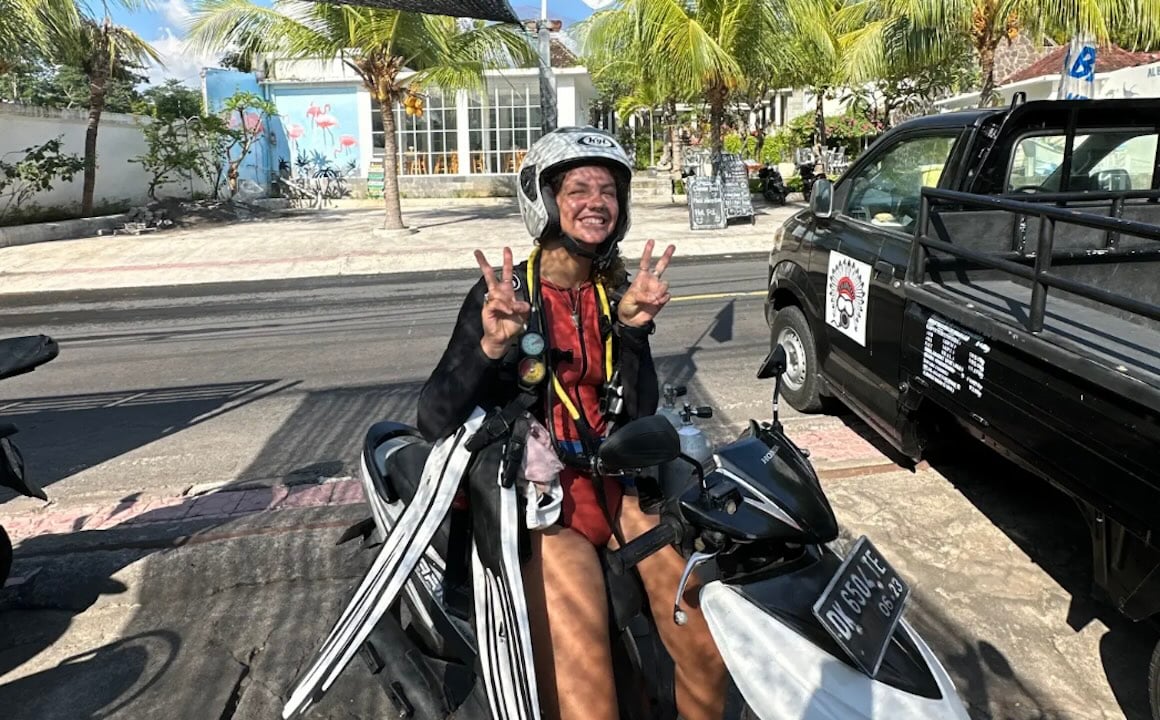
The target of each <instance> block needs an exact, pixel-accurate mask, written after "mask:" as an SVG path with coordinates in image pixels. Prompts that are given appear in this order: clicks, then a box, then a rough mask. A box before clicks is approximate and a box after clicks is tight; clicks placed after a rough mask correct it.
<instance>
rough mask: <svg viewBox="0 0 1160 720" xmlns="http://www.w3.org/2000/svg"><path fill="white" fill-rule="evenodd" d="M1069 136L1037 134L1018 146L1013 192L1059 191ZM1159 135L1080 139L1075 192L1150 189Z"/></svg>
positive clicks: (1114, 134) (1013, 166)
mask: <svg viewBox="0 0 1160 720" xmlns="http://www.w3.org/2000/svg"><path fill="white" fill-rule="evenodd" d="M1066 140H1067V136H1066V135H1063V134H1059V135H1036V136H1032V137H1025V138H1023V139H1022V140H1020V141H1019V142H1018V143H1017V144H1016V145H1015V153H1014V156H1013V157H1012V160H1011V172H1010V173H1009V175H1008V179H1007V191H1008V192H1059V190H1060V189H1061V187H1060V186H1061V182H1060V180H1061V175H1062V172H1063V151H1064V146H1065V143H1066ZM1156 140H1157V135H1156V133H1155V132H1148V131H1140V130H1134V131H1129V130H1124V131H1110V132H1101V133H1090V134H1086V135H1076V136H1075V149H1074V151H1073V153H1072V161H1071V163H1072V165H1071V178H1070V179H1069V181H1068V184H1067V188H1066V189H1067V190H1069V191H1083V190H1112V191H1116V190H1141V189H1143V190H1146V189H1148V188H1150V187H1152V173H1153V170H1154V164H1155V162H1156Z"/></svg>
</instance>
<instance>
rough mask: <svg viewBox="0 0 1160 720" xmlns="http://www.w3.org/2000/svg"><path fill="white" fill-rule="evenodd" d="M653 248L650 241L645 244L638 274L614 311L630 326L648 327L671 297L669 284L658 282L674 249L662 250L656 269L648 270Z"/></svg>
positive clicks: (660, 280) (671, 246) (671, 247)
mask: <svg viewBox="0 0 1160 720" xmlns="http://www.w3.org/2000/svg"><path fill="white" fill-rule="evenodd" d="M654 245H655V243H654V242H653V241H652V240H649V241H648V242H647V243H645V246H644V253H643V254H642V255H641V256H640V272H639V273H637V275H636V277H634V278H633V279H632V284H631V285H629V286H628V290H627V291H626V292H625V293H624V297H622V298H621V299H620V306H619V308H618V309H617V311H616V314H617V318H618V319H619V320H620V322H622V323H624V324H625V325H628V326H631V327H644V326H645V325H648V324H649V322H651V321H652V320H653V318H655V317H656V316H657V313H659V312H660V311H661V308H663V307H664V306H665V304H666V303H667V302H668V301H669V299H670V298H671V297H672V295H670V294H669V284H668V282H666V281H665V280H662V279H661V275H663V274H664V272H665V270H667V269H668V267H669V262H670V261H671V260H672V259H673V253H674V252H676V250H677V248H676V247H675V246H673V245H669V246H668V247H667V248H665V252H664V254H663V255H661V259H660V260H657V265H656V267H655V268H651V267H650V265H652V252H653V247H654Z"/></svg>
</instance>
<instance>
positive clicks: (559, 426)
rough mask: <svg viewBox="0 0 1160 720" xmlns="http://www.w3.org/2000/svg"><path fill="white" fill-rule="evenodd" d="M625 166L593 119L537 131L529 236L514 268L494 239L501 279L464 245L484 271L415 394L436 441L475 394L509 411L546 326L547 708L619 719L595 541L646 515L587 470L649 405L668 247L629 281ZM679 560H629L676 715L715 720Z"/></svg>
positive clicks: (717, 684) (704, 632)
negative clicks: (530, 347)
mask: <svg viewBox="0 0 1160 720" xmlns="http://www.w3.org/2000/svg"><path fill="white" fill-rule="evenodd" d="M631 177H632V167H631V165H630V164H629V162H628V159H627V157H626V156H625V154H624V151H623V150H622V149H621V148H620V146H619V145H618V144H617V143H616V142H615V140H613V139H612V138H611V137H610V136H608V135H607V134H605V133H604V132H602V131H599V130H596V129H594V128H561V129H559V130H556V131H553V132H551V133H548V134H547V135H545V136H544V137H542V138H541V139H540V140H538V141H537V142H536V143H535V145H534V146H533V147H532V148H531V150H530V151H529V152H528V154H527V156H526V158H525V160H524V163H523V165H522V167H521V169H520V173H519V176H518V190H517V192H518V195H519V202H520V211H521V214H522V215H523V218H524V222H525V224H526V225H527V227H528V230H529V232H530V233H531V234H532V237H533V238H534V240H535V247H534V249H533V250H532V253H531V255H530V257H529V259H528V261H527V262H525V263H521V264H520V265H519V266H516V267H513V259H512V252H511V249H510V248H504V253H503V266H502V271H501V273H499V274H498V275H497V273H496V271H495V270H494V269H493V267H492V266H491V265H490V263H489V262H488V260H487V258H485V257H484V255H483V253H482V252H481V251H479V250H476V251H475V257H476V260H477V261H478V263H479V267H480V270H481V271H482V273H483V278H482V279H481V280H480V281H479V282H478V283H476V285H475V287H473V288H472V290H471V291H470V292H469V293H468V296H467V298H466V300H465V301H464V303H463V306H462V308H461V310H460V313H459V318H458V321H457V323H456V326H455V330H454V332H453V333H452V336H451V340H450V342H449V343H448V346H447V349H446V351H445V352H444V354H443V357H442V358H441V359H440V361H439V364H438V366H437V367H436V368H435V371H434V372H433V374H432V375H431V377H430V379H429V380H428V381H427V383H426V385H424V387H423V391H422V394H421V395H420V399H419V418H418V420H419V422H418V424H419V429H420V430H421V431H422V433H423V434H424V435H425V436H426V437H427V438H428V439H431V440H434V439H437V438H440V437H444V436H446V435H448V434H450V433H452V432H453V431H454V430H455V429H456V428H457V427H458V426H460V425H461V424H462V423H463V422H464V421H466V419H467V418H468V416H469V414H470V413H471V411H472V409H473V408H475V407H476V406H478V407H482V408H485V409H486V408H493V407H504V406H505V405H507V404H508V403H509V402H511V400H512V399H513V398H514V397H516V396H517V395H518V394H519V393H520V392H521V382H524V384H525V387H526V385H527V382H528V379H527V378H523V379H522V380H521V377H520V376H519V374H518V370H517V367H518V364H519V361H520V358H521V347H520V346H521V344H522V343H521V342H520V340H521V338H522V337H523V336H524V335H525V333H526V330H527V328H528V327H529V324H530V325H531V326H533V327H534V328H537V329H541V330H542V335H543V336H544V338H545V340H546V344H547V351H546V353H545V354H544V357H546V358H547V373H546V378H544V379H543V380H542V381H540V382H539V383H538V385H537V386H536V387H537V388H538V389H537V392H538V395H537V396H536V397H535V401H534V404H533V405H532V408H531V410H530V412H531V414H532V415H533V416H534V417H535V418H536V419H537V420H538V421H539V422H541V423H543V425H544V426H545V427H546V428H547V430H548V431H549V435H550V437H551V441H552V443H553V446H554V449H555V450H556V453H557V455H558V456H559V457H560V458H561V460H562V461H563V462H564V465H565V467H564V469H563V470H562V471H560V478H559V479H560V485H561V488H562V490H563V503H562V508H561V512H560V517H559V520H558V521H557V523H556V524H555V525H553V526H551V527H549V528H546V529H543V530H538V531H533V532H531V534H530V538H531V546H532V552H531V558H530V560H529V561H528V562H527V563H526V564H525V566H524V568H523V576H524V584H525V587H526V592H527V595H528V608H529V614H530V616H531V617H530V618H529V620H530V623H531V628H532V642H533V645H534V649H535V668H536V677H537V682H538V691H539V697H540V705H541V708H542V713H543V716H544V717H546V718H560V719H561V720H574V719H576V720H579V719H580V718H583V719H585V720H613V719H614V718H616V717H617V698H616V685H615V679H614V677H613V673H612V655H611V646H610V640H609V638H610V633H609V617H608V610H607V599H606V595H605V588H604V583H603V571H602V569H601V565H600V561H599V557H598V555H597V549H598V548H601V547H605V546H608V547H611V548H615V547H617V546H618V545H619V543H620V542H627V541H630V540H632V539H633V538H635V537H637V536H639V535H641V534H643V533H644V532H646V531H647V530H649V529H651V528H652V527H654V526H655V525H656V524H657V517H656V516H653V515H646V514H645V513H644V512H642V511H641V509H640V506H639V504H638V501H637V497H636V496H635V495H634V494H633V491H632V489H631V488H625V487H624V486H622V485H621V484H620V482H619V481H617V480H616V479H611V478H593V477H592V476H591V474H590V472H589V471H588V470H587V468H588V467H590V465H589V464H587V459H588V457H589V456H590V454H591V453H592V452H593V451H594V449H595V447H596V446H597V445H598V444H599V441H600V439H601V438H603V437H605V436H606V434H607V432H608V431H609V430H610V429H613V430H614V429H615V427H617V426H618V425H619V424H621V423H623V422H625V421H627V420H631V419H633V418H636V417H640V416H644V415H650V414H652V413H654V412H655V411H656V407H657V401H658V397H657V375H656V370H655V368H654V366H653V361H652V356H651V353H650V350H649V341H648V337H649V334H650V332H651V330H652V328H653V320H654V318H655V317H656V316H657V314H658V313H659V312H660V311H661V310H662V309H663V308H664V306H665V304H666V303H668V301H669V298H670V294H669V287H668V282H666V281H665V280H664V278H663V276H664V273H665V271H666V269H667V268H668V266H669V263H670V262H671V260H672V256H673V252H674V250H675V248H674V247H673V246H671V245H670V246H668V247H667V248H666V249H665V251H664V252H663V254H662V255H661V257H660V258H659V259H657V260H656V261H655V263H654V260H653V257H652V253H653V247H654V244H653V241H652V240H649V241H648V243H647V245H646V246H645V249H644V253H643V256H642V257H641V260H640V265H639V272H637V273H636V274H635V276H634V277H633V278H632V279H631V282H629V280H628V277H627V273H626V272H625V268H624V263H623V260H622V258H621V257H620V253H619V250H618V244H619V242H620V240H621V239H623V238H624V236H625V233H626V232H627V230H628V226H629V207H628V203H629V186H630V181H631ZM529 266H530V267H529ZM529 280H530V282H529ZM521 286H523V287H522V288H521ZM525 351H526V349H525ZM617 398H623V402H618V401H617ZM683 567H684V561H683V559H682V558H681V556H680V554H679V553H677V552H676V550H674V549H673V548H666V549H665V550H664V551H662V552H660V553H657V554H656V555H654V556H652V557H650V558H648V559H646V560H644V561H643V562H641V563H640V564H639V565H638V566H637V569H638V571H639V573H640V576H641V579H642V581H643V584H644V588H645V592H646V593H647V595H648V599H649V604H650V606H651V607H652V609H653V613H654V618H655V620H656V625H657V628H658V630H659V632H660V635H661V639H662V640H663V641H664V644H665V647H666V648H667V649H668V651H669V653H670V655H672V657H673V660H674V661H675V664H676V680H677V698H676V699H677V709H678V711H679V712H680V714H681V716H682V717H683V718H685V719H686V720H708V719H710V718H712V719H714V720H716V719H717V718H720V717H721V716H722V714H723V711H724V704H725V687H726V671H725V666H724V663H723V662H722V661H721V659H720V656H719V655H718V653H717V650H716V647H715V645H714V644H713V640H712V637H711V636H710V634H709V630H708V626H707V625H706V623H705V620H704V618H703V617H702V615H701V613H700V611H699V610H696V609H695V608H696V593H697V587H696V585H697V584H696V582H695V581H694V582H691V583H690V585H689V589H688V590H687V592H686V596H685V602H686V603H687V604H688V607H690V608H692V609H693V611H692V612H690V613H689V622H688V623H687V624H686V625H684V626H683V627H678V626H677V625H676V624H674V622H673V620H672V615H671V608H672V599H673V597H674V595H675V593H676V589H677V585H678V582H679V579H680V575H681V571H682V569H683Z"/></svg>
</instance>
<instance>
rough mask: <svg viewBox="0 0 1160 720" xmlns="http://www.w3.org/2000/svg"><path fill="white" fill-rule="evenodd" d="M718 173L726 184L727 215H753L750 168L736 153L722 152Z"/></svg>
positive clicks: (724, 188) (724, 191)
mask: <svg viewBox="0 0 1160 720" xmlns="http://www.w3.org/2000/svg"><path fill="white" fill-rule="evenodd" d="M717 173H718V174H719V175H720V176H721V181H722V183H723V185H724V187H723V189H722V195H723V197H724V201H725V217H726V218H736V217H747V218H752V217H753V198H752V197H751V196H750V194H749V168H747V167H746V166H745V162H744V161H743V160H742V159H741V156H740V155H738V154H736V153H722V154H721V157H720V158H719V159H718V161H717Z"/></svg>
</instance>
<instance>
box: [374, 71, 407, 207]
mask: <svg viewBox="0 0 1160 720" xmlns="http://www.w3.org/2000/svg"><path fill="white" fill-rule="evenodd" d="M384 85H385V83H384ZM376 100H377V101H378V103H379V109H380V111H381V114H382V117H383V209H384V211H385V217H384V218H383V228H384V229H386V230H402V229H403V228H404V227H405V226H404V225H403V208H402V206H401V205H400V204H399V153H398V147H399V146H398V139H397V138H396V136H395V104H394V101H393V100H392V99H391V97H390V95H388V94H386V93H381V94H379V95H378V96H377V97H376Z"/></svg>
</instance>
